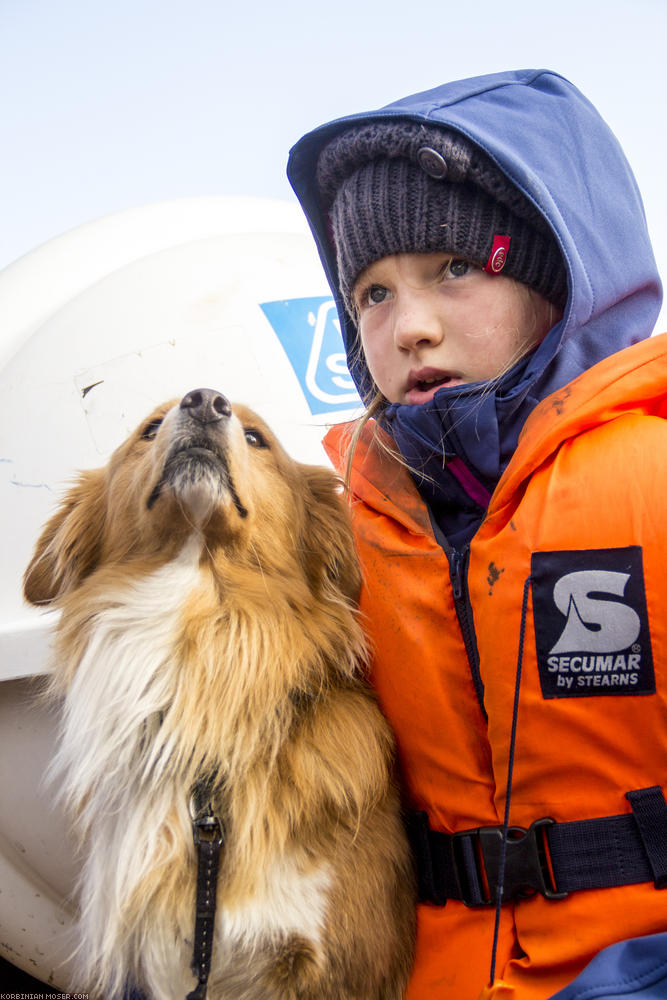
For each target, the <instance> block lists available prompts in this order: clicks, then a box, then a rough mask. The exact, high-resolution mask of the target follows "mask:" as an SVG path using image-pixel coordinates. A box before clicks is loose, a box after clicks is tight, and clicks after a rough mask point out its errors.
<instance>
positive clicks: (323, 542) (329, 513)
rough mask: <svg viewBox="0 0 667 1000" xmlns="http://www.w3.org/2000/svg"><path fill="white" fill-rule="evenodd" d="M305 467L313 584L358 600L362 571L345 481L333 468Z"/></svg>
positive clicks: (306, 550) (307, 553) (309, 564)
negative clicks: (345, 494) (346, 498)
mask: <svg viewBox="0 0 667 1000" xmlns="http://www.w3.org/2000/svg"><path fill="white" fill-rule="evenodd" d="M304 468H305V469H306V489H305V490H304V496H305V497H306V506H307V512H308V513H307V528H306V538H305V539H304V543H305V544H304V546H303V550H302V551H303V558H304V562H305V566H306V573H307V575H308V578H309V581H310V585H311V587H313V589H315V590H318V589H320V588H321V587H323V586H325V587H327V588H330V587H334V588H335V589H336V590H337V591H338V592H339V593H341V594H343V595H344V596H345V597H346V598H347V599H348V600H350V601H352V602H354V603H356V602H357V601H358V600H359V593H360V591H361V572H360V569H359V563H358V561H357V556H356V551H355V547H354V535H353V533H352V522H351V518H350V513H349V510H348V508H347V504H346V503H345V498H344V496H343V490H342V484H341V482H340V480H339V479H338V477H337V476H336V475H334V473H333V472H331V471H329V469H326V468H320V467H318V466H311V467H308V466H305V467H304Z"/></svg>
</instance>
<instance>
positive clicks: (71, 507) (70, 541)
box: [23, 469, 106, 604]
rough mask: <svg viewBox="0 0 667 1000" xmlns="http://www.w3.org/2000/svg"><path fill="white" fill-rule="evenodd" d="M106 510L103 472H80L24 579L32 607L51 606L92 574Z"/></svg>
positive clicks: (25, 589) (50, 523)
mask: <svg viewBox="0 0 667 1000" xmlns="http://www.w3.org/2000/svg"><path fill="white" fill-rule="evenodd" d="M105 510H106V481H105V473H104V469H94V470H92V471H89V472H83V473H82V474H81V475H80V476H79V479H78V480H77V482H76V484H75V485H74V486H73V487H72V488H71V489H70V490H69V492H68V493H67V494H66V495H65V498H64V499H63V501H62V503H61V505H60V507H59V508H58V510H57V511H56V513H55V514H54V515H53V517H52V518H51V519H50V520H49V521H48V522H47V524H46V526H45V528H44V530H43V531H42V534H41V535H40V537H39V540H38V542H37V545H36V546H35V552H34V554H33V557H32V559H31V561H30V564H29V565H28V568H27V569H26V571H25V574H24V576H23V594H24V597H25V598H26V600H27V601H29V602H30V603H31V604H50V603H51V601H54V600H56V598H58V597H62V596H63V594H65V593H66V592H67V591H68V590H70V589H71V588H72V587H73V586H75V585H76V584H77V583H79V581H80V580H82V579H83V578H84V577H85V576H87V575H88V574H89V573H91V572H92V570H93V569H94V568H95V565H96V563H97V559H98V556H99V551H100V544H101V538H102V530H103V526H104V517H105Z"/></svg>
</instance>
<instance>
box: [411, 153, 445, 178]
mask: <svg viewBox="0 0 667 1000" xmlns="http://www.w3.org/2000/svg"><path fill="white" fill-rule="evenodd" d="M417 162H418V163H419V166H420V167H421V168H422V170H423V171H424V173H425V174H428V175H429V177H433V178H434V180H436V181H441V180H443V179H444V178H445V177H446V176H447V164H446V162H445V159H444V157H443V156H441V155H440V153H438V151H437V150H435V149H431V147H430V146H422V148H421V149H420V150H419V152H418V153H417Z"/></svg>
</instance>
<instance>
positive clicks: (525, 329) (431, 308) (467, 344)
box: [353, 253, 560, 404]
mask: <svg viewBox="0 0 667 1000" xmlns="http://www.w3.org/2000/svg"><path fill="white" fill-rule="evenodd" d="M353 300H354V304H355V306H356V309H357V315H358V325H359V333H360V336H361V344H362V347H363V350H364V355H365V358H366V363H367V365H368V368H369V370H370V373H371V375H372V376H373V379H374V381H375V384H376V385H377V387H378V389H379V390H380V391H381V392H382V394H383V395H384V396H385V398H386V399H387V400H388V401H389V402H390V403H412V404H414V403H426V402H428V401H429V400H430V399H432V398H433V396H434V394H435V392H436V391H437V390H438V389H440V388H442V387H443V386H455V385H464V384H465V383H467V382H482V381H486V380H488V379H492V378H494V377H496V376H498V375H500V374H502V373H503V372H505V371H507V370H509V369H510V368H511V367H512V365H513V364H515V363H516V361H518V360H519V358H520V357H522V356H523V355H524V354H526V353H527V352H528V351H530V350H532V348H534V347H536V346H537V344H539V343H540V341H541V340H542V339H543V337H544V336H545V334H546V333H547V331H548V330H549V329H550V328H551V327H552V326H553V324H554V323H555V322H556V321H557V320H558V319H559V318H560V313H559V312H558V311H557V310H556V308H555V307H554V306H552V305H551V304H550V303H549V302H547V300H546V299H544V298H543V297H542V296H541V295H539V294H538V293H537V292H535V291H533V290H532V289H529V288H528V287H527V286H525V285H520V284H519V282H517V281H514V280H513V279H512V278H507V277H505V276H503V275H491V274H487V273H486V272H485V271H482V270H481V268H479V267H477V266H476V265H474V264H470V263H468V262H467V261H465V260H462V259H460V258H455V257H452V255H451V254H447V253H425V254H422V253H400V254H394V255H392V256H391V257H383V258H382V260H378V261H376V262H375V263H373V264H371V265H370V267H367V268H366V270H365V271H363V272H362V274H361V275H360V276H359V278H358V279H357V282H356V284H355V286H354V291H353Z"/></svg>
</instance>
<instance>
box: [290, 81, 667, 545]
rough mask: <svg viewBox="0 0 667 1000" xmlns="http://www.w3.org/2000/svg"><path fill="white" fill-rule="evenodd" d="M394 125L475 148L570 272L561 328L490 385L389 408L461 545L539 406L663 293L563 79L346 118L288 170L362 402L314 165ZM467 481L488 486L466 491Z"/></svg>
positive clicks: (474, 87)
mask: <svg viewBox="0 0 667 1000" xmlns="http://www.w3.org/2000/svg"><path fill="white" fill-rule="evenodd" d="M396 118H402V119H407V120H411V121H418V122H426V121H427V122H428V123H429V124H430V125H434V124H441V125H443V126H445V127H447V128H449V129H455V130H457V131H459V132H461V133H463V134H464V135H466V136H468V138H469V139H471V140H472V141H473V142H475V143H476V144H477V145H478V146H480V147H481V148H482V149H483V150H484V151H485V152H486V153H487V154H488V155H489V156H490V157H491V158H492V159H493V160H494V161H495V163H496V164H497V165H498V166H499V167H500V168H501V169H502V170H503V171H504V172H505V173H506V174H507V176H508V177H509V178H510V179H511V180H512V181H513V183H514V184H515V185H516V186H517V187H518V188H519V189H520V190H521V191H522V192H523V194H524V195H525V196H526V197H527V198H528V199H530V200H531V201H532V202H533V203H534V204H535V205H536V206H537V208H538V209H539V211H540V212H541V213H542V214H543V216H544V217H545V219H546V220H547V221H548V223H549V225H550V226H551V228H552V230H553V232H554V234H555V237H556V240H557V242H558V244H559V246H560V248H561V251H562V254H563V258H564V261H565V265H566V269H567V274H568V287H569V296H568V301H567V305H566V307H565V312H564V316H563V319H562V321H561V322H560V323H558V324H557V325H556V326H555V327H554V328H553V329H552V330H551V331H550V332H549V333H548V334H547V336H546V338H545V339H544V341H543V342H542V344H541V345H540V346H539V347H538V348H537V350H536V351H535V352H534V353H533V354H531V355H530V356H529V357H527V358H524V359H522V361H520V362H519V364H518V365H517V366H516V367H515V368H514V369H513V370H512V371H511V372H510V373H508V374H507V375H506V376H505V377H504V378H503V379H501V380H499V382H497V383H494V387H493V390H492V391H490V389H489V386H488V385H484V384H482V383H477V384H474V385H469V386H465V387H463V388H451V389H448V388H443V389H441V390H439V391H438V392H437V393H436V395H435V397H434V399H433V400H432V401H431V402H430V403H427V404H424V405H421V406H407V405H396V404H394V405H392V406H389V407H388V408H387V410H386V411H385V414H384V418H383V420H384V422H385V424H386V426H387V427H388V429H389V430H390V432H391V433H392V434H393V436H394V438H395V439H396V441H397V443H398V446H399V448H400V450H401V452H402V454H403V455H404V457H405V458H406V460H407V461H408V462H409V463H410V465H411V467H412V468H413V469H415V470H417V472H424V473H425V474H426V476H427V477H428V478H425V477H424V478H423V477H421V476H419V475H417V476H416V479H417V485H418V486H419V488H420V491H421V492H422V494H423V495H424V497H425V499H426V500H427V501H428V502H429V504H430V505H431V506H432V508H433V509H434V511H435V515H436V519H437V520H438V521H439V522H440V523H441V526H442V527H443V529H444V530H445V533H446V534H447V535H448V537H449V538H450V541H451V542H452V543H453V544H455V545H456V544H459V545H460V544H463V543H465V542H466V541H469V539H470V537H471V535H472V534H473V533H474V530H475V529H476V527H477V525H478V524H479V521H480V520H481V518H482V517H483V514H484V506H485V505H484V501H483V496H484V494H485V493H488V494H490V492H492V491H493V489H494V488H495V485H496V483H497V482H498V479H499V478H500V475H501V474H502V472H503V470H504V468H505V466H506V465H507V462H508V461H509V459H510V457H511V454H512V452H513V451H514V448H515V447H516V442H517V439H518V435H519V432H520V430H521V427H522V426H523V424H524V422H525V420H526V418H527V416H528V414H529V413H530V411H531V410H532V409H533V407H534V406H535V405H536V404H537V403H538V402H539V401H540V400H541V399H543V398H544V397H545V396H547V395H549V394H550V393H551V392H554V391H555V390H557V389H560V388H561V387H562V386H563V385H565V384H566V383H567V382H569V381H571V380H572V379H573V378H576V377H577V376H578V375H580V374H581V373H582V372H583V371H585V370H586V369H588V368H590V367H591V366H592V365H594V364H595V363H596V362H598V361H600V360H602V359H603V358H605V357H607V356H609V355H610V354H613V353H615V352H616V351H619V350H621V349H622V348H624V347H627V346H629V345H630V344H633V343H636V342H637V341H639V340H642V339H644V338H646V337H648V336H650V334H651V333H652V331H653V327H654V324H655V322H656V319H657V317H658V313H659V311H660V306H661V302H662V289H661V284H660V279H659V277H658V273H657V268H656V264H655V259H654V256H653V251H652V248H651V244H650V240H649V236H648V231H647V227H646V220H645V215H644V209H643V205H642V200H641V196H640V194H639V190H638V188H637V184H636V181H635V179H634V176H633V174H632V171H631V169H630V167H629V165H628V163H627V160H626V159H625V156H624V154H623V151H622V150H621V148H620V145H619V143H618V141H617V140H616V138H615V136H614V135H613V133H612V132H611V131H610V129H609V128H608V126H607V125H606V124H605V123H604V121H603V120H602V119H601V117H600V115H599V114H598V112H597V111H596V110H595V108H594V107H593V106H592V104H591V103H590V102H589V101H588V100H587V99H586V98H585V97H584V96H583V95H582V94H581V93H580V92H579V91H578V90H577V89H576V88H575V87H574V86H573V85H572V84H571V83H569V82H568V81H567V80H565V79H564V78H563V77H561V76H559V75H558V74H556V73H552V72H549V71H547V70H518V71H516V72H507V73H496V74H493V75H490V76H482V77H475V78H472V79H468V80H461V81H457V82H455V83H450V84H445V85H444V86H442V87H437V88H435V89H434V90H430V91H426V92H424V93H421V94H415V95H413V96H411V97H407V98H405V99H403V100H400V101H396V102H395V103H393V104H390V105H387V106H386V107H384V108H381V109H379V110H377V111H371V112H368V113H364V114H357V115H351V116H348V117H346V118H341V119H338V120H337V121H334V122H331V123H329V124H328V125H324V126H321V127H320V128H317V129H315V130H314V131H313V132H310V133H308V134H307V135H306V136H304V137H303V138H302V139H301V140H300V141H299V142H298V143H297V144H296V146H294V148H293V149H292V151H291V153H290V160H289V164H288V176H289V179H290V182H291V184H292V186H293V188H294V190H295V192H296V194H297V197H298V198H299V200H300V201H301V204H302V206H303V209H304V211H305V213H306V216H307V217H308V220H309V223H310V226H311V229H312V231H313V235H314V237H315V241H316V243H317V247H318V250H319V253H320V257H321V259H322V263H323V265H324V269H325V272H326V275H327V278H328V280H329V283H330V285H331V288H332V290H333V294H334V298H335V300H336V304H337V307H338V313H339V317H340V320H341V329H342V332H343V339H344V342H345V346H346V350H347V353H348V363H349V366H350V372H351V374H352V377H353V378H354V380H355V383H356V385H357V388H358V389H359V391H360V393H361V395H362V398H363V397H365V396H366V395H367V394H368V391H369V389H370V388H371V381H370V376H369V373H368V371H367V369H366V366H365V362H364V360H363V358H362V357H359V352H355V351H354V346H355V341H356V333H357V331H356V327H355V324H354V322H353V321H352V319H351V318H350V316H349V315H348V314H347V313H346V311H345V307H344V305H343V303H342V301H341V298H340V295H339V293H338V279H337V268H336V255H335V250H334V248H333V245H332V243H331V240H330V238H329V233H328V228H327V219H326V217H325V214H324V212H323V210H322V207H321V205H320V203H319V199H318V194H317V186H316V183H315V169H316V163H317V157H318V155H319V152H320V150H321V149H322V147H323V146H324V145H325V144H326V143H327V142H328V141H329V140H330V139H331V138H332V137H333V135H335V134H336V133H338V132H341V131H344V130H345V129H347V128H349V127H350V126H352V125H357V124H362V123H364V122H367V121H375V120H387V121H389V120H392V119H396ZM443 441H444V444H445V446H444V451H445V457H446V459H447V460H448V462H447V465H446V468H447V466H449V467H450V468H451V469H457V468H458V472H457V473H456V474H455V475H454V476H452V473H451V472H449V473H447V472H445V471H444V470H443ZM452 459H457V461H456V462H453V463H452ZM461 469H463V474H461ZM434 477H435V483H436V486H435V487H434V486H433V483H432V482H431V481H432V480H433V478H434ZM470 481H472V482H475V481H476V482H477V483H478V484H480V487H481V489H477V487H476V486H475V487H474V488H473V489H470V488H469V483H470ZM466 483H468V488H466ZM462 490H463V492H462ZM447 498H449V500H448V499H447Z"/></svg>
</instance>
